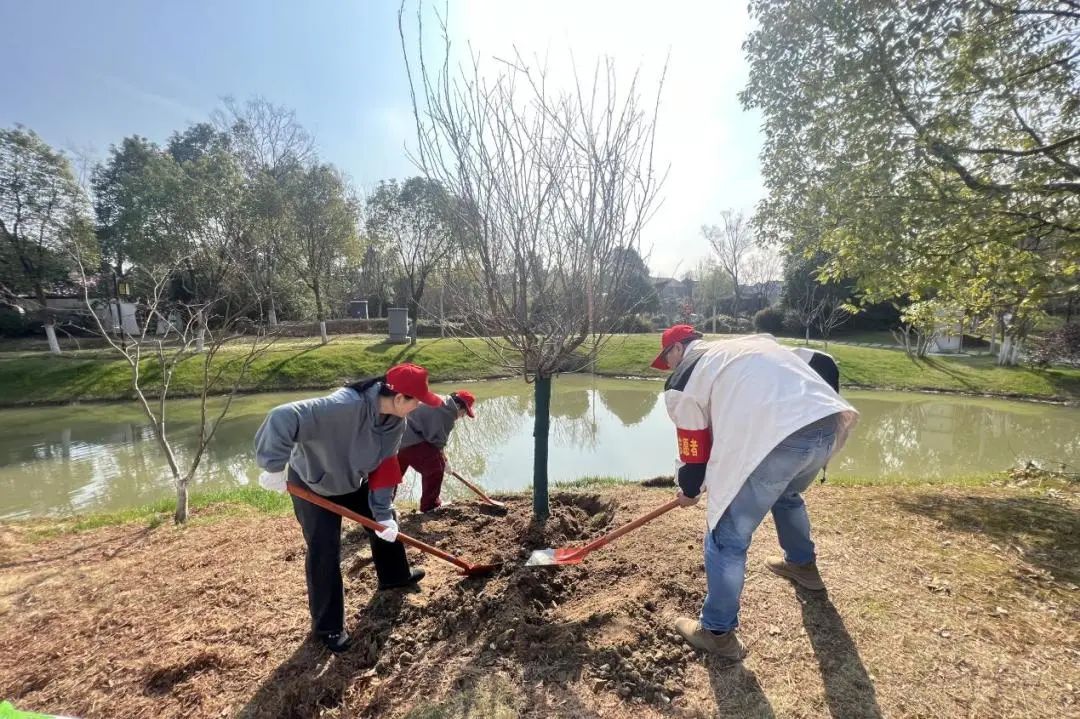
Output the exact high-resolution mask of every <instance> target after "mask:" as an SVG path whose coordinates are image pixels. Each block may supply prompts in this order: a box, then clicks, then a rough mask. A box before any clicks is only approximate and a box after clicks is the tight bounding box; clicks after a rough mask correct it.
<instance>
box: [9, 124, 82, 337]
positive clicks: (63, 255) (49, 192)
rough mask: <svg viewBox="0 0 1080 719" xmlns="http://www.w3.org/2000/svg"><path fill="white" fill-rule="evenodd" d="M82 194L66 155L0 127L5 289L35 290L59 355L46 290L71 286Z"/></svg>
mask: <svg viewBox="0 0 1080 719" xmlns="http://www.w3.org/2000/svg"><path fill="white" fill-rule="evenodd" d="M87 214H88V213H87V206H86V198H85V195H84V194H83V192H82V188H81V187H80V186H79V183H78V182H77V181H76V179H75V175H74V173H73V172H72V169H71V163H70V162H69V161H68V159H67V157H66V156H65V155H64V154H63V153H60V152H57V151H55V150H53V149H52V148H51V147H49V145H48V144H47V143H45V142H44V141H43V140H42V139H41V138H40V137H38V136H37V134H36V133H34V131H33V130H28V129H26V128H23V127H21V126H18V125H17V126H15V127H14V128H12V129H0V248H2V254H0V258H2V259H3V260H4V265H5V266H6V267H7V270H8V271H7V272H5V273H4V275H3V284H4V285H5V286H6V287H7V288H8V289H9V292H11V293H14V292H20V291H28V292H30V293H32V294H33V296H34V298H35V299H36V301H37V305H38V307H39V311H40V313H41V317H42V322H43V324H44V325H45V334H46V336H47V337H48V340H49V349H50V351H52V352H53V353H54V354H59V353H60V344H59V342H58V341H57V339H56V320H55V317H54V316H53V315H52V314H51V313H50V312H49V311H48V308H47V304H46V294H47V292H48V291H49V290H52V289H54V288H56V287H59V286H64V285H67V284H69V280H70V278H69V274H70V272H71V270H72V268H73V264H72V260H71V250H72V247H73V245H74V244H75V243H84V242H86V241H88V237H87V234H88V231H89V224H88V222H87Z"/></svg>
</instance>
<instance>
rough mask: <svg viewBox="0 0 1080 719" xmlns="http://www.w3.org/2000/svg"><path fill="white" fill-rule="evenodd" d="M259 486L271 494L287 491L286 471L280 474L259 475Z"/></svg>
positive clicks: (266, 473)
mask: <svg viewBox="0 0 1080 719" xmlns="http://www.w3.org/2000/svg"><path fill="white" fill-rule="evenodd" d="M259 486H260V487H262V488H263V489H269V490H270V491H271V492H284V491H285V470H284V469H283V470H281V471H280V472H263V473H262V474H260V475H259Z"/></svg>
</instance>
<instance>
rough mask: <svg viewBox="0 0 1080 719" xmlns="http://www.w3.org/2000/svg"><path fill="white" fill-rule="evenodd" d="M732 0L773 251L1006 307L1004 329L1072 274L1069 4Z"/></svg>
mask: <svg viewBox="0 0 1080 719" xmlns="http://www.w3.org/2000/svg"><path fill="white" fill-rule="evenodd" d="M750 9H751V14H752V16H753V18H754V20H755V23H756V26H757V29H756V30H755V31H754V32H753V33H751V35H750V37H749V39H748V40H747V42H746V45H745V47H746V53H747V56H748V59H749V62H750V79H749V82H748V84H747V87H746V88H745V90H744V91H743V93H742V95H741V98H742V101H743V103H744V105H745V106H746V107H748V108H754V109H758V110H760V111H761V112H762V113H763V115H764V129H765V138H766V139H765V148H764V151H763V167H762V170H763V175H764V179H765V185H766V188H767V190H768V195H767V197H766V199H765V200H764V201H763V202H762V203H761V204H760V206H759V209H758V214H757V218H756V219H757V223H758V225H759V227H761V228H762V229H763V230H764V231H765V233H766V234H767V235H769V236H771V237H774V238H776V239H778V240H780V241H781V242H782V243H783V244H784V245H785V246H786V247H787V248H788V249H789V251H805V252H808V253H811V254H812V253H813V252H817V251H824V252H825V253H826V254H827V256H828V259H827V261H826V264H825V267H824V276H825V277H830V278H839V277H844V276H850V277H852V278H854V279H855V280H856V281H857V283H858V289H859V291H860V293H861V299H862V300H863V301H865V302H874V301H878V300H887V299H891V298H894V297H898V296H904V295H907V296H909V297H910V298H911V299H912V300H914V301H916V302H923V301H928V302H932V303H935V304H937V305H938V306H939V307H941V308H944V307H961V308H963V310H964V311H965V312H967V313H968V314H985V313H989V314H991V315H993V316H995V317H997V318H1004V317H1009V318H1010V321H1009V323H1008V326H1007V327H1006V328H1005V331H1006V332H1007V333H1008V335H1009V337H1010V339H1012V340H1014V341H1018V340H1020V339H1022V337H1023V335H1024V333H1025V332H1026V331H1027V329H1028V328H1029V327H1030V325H1031V323H1032V321H1033V319H1034V316H1035V315H1036V314H1037V312H1038V311H1039V308H1040V306H1041V304H1042V303H1043V302H1044V301H1045V300H1046V299H1047V297H1048V296H1050V295H1051V294H1052V293H1053V292H1054V287H1055V286H1057V285H1058V284H1059V283H1058V280H1059V279H1060V278H1061V277H1062V276H1065V277H1075V276H1077V274H1078V273H1080V264H1078V254H1080V225H1078V224H1077V210H1078V203H1080V94H1078V93H1077V86H1078V75H1077V59H1078V57H1080V52H1078V50H1077V47H1076V42H1075V39H1076V36H1077V32H1078V30H1080V12H1077V9H1076V8H1075V7H1073V4H1072V3H1057V4H1048V3H1035V2H1017V1H1016V0H1011V1H1003V2H990V1H987V0H961V1H959V2H951V3H946V2H941V1H940V0H920V1H917V2H909V3H893V2H886V1H885V0H854V1H853V2H845V3H837V2H833V1H832V0H800V1H798V2H796V1H795V0H754V1H753V2H752V3H751V6H750ZM921 314H923V315H925V314H927V313H926V312H922V313H921ZM930 314H933V312H930ZM1006 344H1009V343H1008V342H1007V343H1006ZM1012 355H1013V356H1008V355H1004V356H1003V357H1002V359H1003V360H1012V359H1014V358H1015V357H1014V355H1015V352H1013V353H1012Z"/></svg>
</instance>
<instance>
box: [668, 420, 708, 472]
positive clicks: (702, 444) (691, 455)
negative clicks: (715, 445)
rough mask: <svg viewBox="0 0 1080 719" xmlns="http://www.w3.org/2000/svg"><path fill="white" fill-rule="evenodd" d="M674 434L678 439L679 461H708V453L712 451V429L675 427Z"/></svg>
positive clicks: (702, 462)
mask: <svg viewBox="0 0 1080 719" xmlns="http://www.w3.org/2000/svg"><path fill="white" fill-rule="evenodd" d="M675 435H676V437H678V440H679V461H680V462H683V463H684V464H704V463H706V462H708V461H709V453H710V452H711V451H712V430H710V429H683V428H682V427H677V428H676V429H675Z"/></svg>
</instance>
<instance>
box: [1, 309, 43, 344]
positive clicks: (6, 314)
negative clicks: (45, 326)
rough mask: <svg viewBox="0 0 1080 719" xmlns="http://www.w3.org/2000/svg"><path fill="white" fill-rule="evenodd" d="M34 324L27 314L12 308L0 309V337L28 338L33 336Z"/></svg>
mask: <svg viewBox="0 0 1080 719" xmlns="http://www.w3.org/2000/svg"><path fill="white" fill-rule="evenodd" d="M34 324H35V323H34V322H32V321H30V319H29V317H27V315H26V314H25V313H23V312H19V311H18V310H17V309H14V308H11V307H0V337H26V336H27V335H30V334H33V332H34ZM37 324H41V323H40V322H38V323H37Z"/></svg>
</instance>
